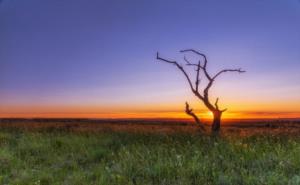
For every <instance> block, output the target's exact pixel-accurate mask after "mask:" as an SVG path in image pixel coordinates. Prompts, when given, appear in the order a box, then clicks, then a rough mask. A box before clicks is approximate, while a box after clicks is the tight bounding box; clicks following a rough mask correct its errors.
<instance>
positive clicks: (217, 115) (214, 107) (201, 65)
mask: <svg viewBox="0 0 300 185" xmlns="http://www.w3.org/2000/svg"><path fill="white" fill-rule="evenodd" d="M180 52H181V53H188V52H190V53H193V54H196V55H197V56H199V57H200V60H199V61H198V62H197V63H193V62H190V61H189V60H188V59H187V58H186V57H185V56H184V61H185V62H186V65H187V66H192V67H195V68H196V79H195V82H192V80H191V78H190V76H189V74H188V73H187V72H186V71H185V70H184V68H183V67H182V65H180V64H179V63H178V62H176V61H172V60H168V59H165V58H162V57H160V56H159V53H158V52H157V55H156V59H157V60H159V61H163V62H166V63H169V64H173V65H175V66H176V67H177V68H178V69H179V70H180V71H181V72H182V73H183V75H184V76H185V78H186V80H187V81H188V84H189V86H190V88H191V90H192V92H193V94H194V95H195V96H196V97H197V98H199V99H200V100H201V101H202V102H203V103H204V105H205V106H206V107H207V108H208V109H209V110H210V111H211V112H212V114H213V122H212V126H211V130H212V131H213V132H218V131H219V130H220V126H221V117H222V113H223V112H225V111H226V110H227V109H220V108H219V105H218V103H219V98H217V99H216V101H215V103H214V104H213V103H211V101H210V99H209V90H210V88H211V87H212V85H213V82H214V81H215V80H216V78H217V77H219V76H220V75H221V74H223V73H226V72H238V73H243V72H246V71H243V70H242V69H223V70H221V71H219V72H217V73H216V74H215V75H211V74H209V73H208V71H207V57H206V56H205V55H204V54H203V53H200V52H198V51H196V50H194V49H185V50H181V51H180ZM201 59H202V60H201ZM201 73H203V76H204V77H205V78H206V79H207V84H206V86H204V88H203V90H200V87H199V85H200V74H201ZM185 111H186V113H187V114H188V115H190V116H192V117H193V118H194V120H195V122H196V123H197V124H198V125H199V126H200V128H202V129H204V125H203V124H202V123H201V122H200V120H199V118H198V117H197V116H196V114H194V112H193V110H192V109H190V107H189V104H188V103H187V102H186V110H185Z"/></svg>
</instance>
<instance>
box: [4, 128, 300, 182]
mask: <svg viewBox="0 0 300 185" xmlns="http://www.w3.org/2000/svg"><path fill="white" fill-rule="evenodd" d="M0 184H30V185H31V184H42V185H47V184H49V185H50V184H51V185H53V184H70V185H76V184H82V185H86V184H100V185H115V184H120V185H126V184H129V185H137V184H141V185H147V184H149V185H150V184H166V185H167V184H170V185H171V184H172V185H188V184H195V185H196V184H197V185H198V184H220V185H221V184H222V185H226V184H251V185H252V184H259V185H261V184H268V185H269V184H274V185H275V184H276V185H280V184H283V185H286V184H300V139H299V138H298V137H287V136H251V137H247V138H241V137H232V138H229V137H226V138H220V137H210V136H199V135H187V134H169V135H164V134H138V133H135V134H134V133H117V132H106V133H97V134H96V133H72V132H57V131H51V132H26V131H20V130H19V131H18V130H2V131H0Z"/></svg>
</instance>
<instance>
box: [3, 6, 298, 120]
mask: <svg viewBox="0 0 300 185" xmlns="http://www.w3.org/2000/svg"><path fill="white" fill-rule="evenodd" d="M186 48H194V49H197V50H199V51H201V52H204V53H206V54H207V56H208V59H209V69H210V70H211V71H212V72H216V71H218V70H219V69H221V68H224V67H242V68H243V69H245V70H247V73H245V74H241V75H239V74H226V75H224V77H223V78H221V79H220V81H219V82H217V83H216V88H214V92H215V95H214V96H220V98H221V99H220V100H221V101H222V103H221V104H224V106H226V107H228V108H231V110H233V111H239V110H243V111H253V110H254V109H256V108H255V107H259V108H261V109H263V110H265V111H280V110H281V111H292V112H293V111H299V112H300V72H299V71H300V2H299V1H297V0H264V1H261V0H252V1H239V0H229V1H214V0H213V1H208V0H207V1H204V0H203V1H199V0H188V1H184V0H182V1H178V0H164V1H162V0H148V1H146V0H106V1H104V0H89V1H86V0H45V1H41V0H26V1H20V0H19V1H17V0H2V1H1V2H0V102H1V103H0V104H1V105H0V114H1V112H2V113H9V112H10V111H11V112H14V110H13V109H14V108H16V107H19V108H20V107H22V108H23V109H24V110H25V109H27V108H28V107H29V106H42V107H47V106H54V107H55V106H66V107H68V106H87V107H88V106H103V107H109V108H110V109H111V110H114V111H121V110H123V109H124V110H125V109H126V110H138V109H139V108H141V109H143V110H150V109H151V110H152V109H153V108H155V107H160V108H161V110H163V109H166V110H168V109H169V108H170V107H171V108H174V110H179V109H181V106H182V104H183V103H184V101H185V100H190V101H192V100H194V99H192V98H191V97H192V94H191V93H190V92H189V89H188V86H187V84H186V82H185V79H184V78H183V77H182V75H181V74H180V73H179V72H178V71H177V69H176V68H174V67H173V66H170V65H167V64H164V63H158V62H156V60H155V53H156V51H159V52H160V53H161V55H162V56H164V57H166V58H170V59H176V60H178V61H180V60H181V59H182V55H181V54H180V53H179V52H178V51H179V50H180V49H186ZM168 105H169V106H168ZM164 106H165V108H164ZM194 106H199V109H200V108H202V105H201V104H200V103H194ZM231 106H232V107H231ZM9 107H14V108H11V109H10V108H9ZM159 110H160V109H159ZM18 112H19V113H21V112H22V109H21V108H20V110H18ZM25 112H26V111H25ZM99 112H101V110H99Z"/></svg>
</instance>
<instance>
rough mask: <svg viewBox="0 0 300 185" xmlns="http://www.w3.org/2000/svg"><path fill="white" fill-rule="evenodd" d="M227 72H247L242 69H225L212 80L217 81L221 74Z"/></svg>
mask: <svg viewBox="0 0 300 185" xmlns="http://www.w3.org/2000/svg"><path fill="white" fill-rule="evenodd" d="M226 72H238V73H244V72H246V71H243V70H242V69H241V68H240V69H223V70H221V71H219V72H218V73H217V74H216V75H215V76H214V77H213V78H212V79H213V80H214V79H216V78H217V77H218V76H219V75H220V74H222V73H226Z"/></svg>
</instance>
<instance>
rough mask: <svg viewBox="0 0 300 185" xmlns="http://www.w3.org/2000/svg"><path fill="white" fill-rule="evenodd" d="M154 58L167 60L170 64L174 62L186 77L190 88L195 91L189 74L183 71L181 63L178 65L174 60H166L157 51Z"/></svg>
mask: <svg viewBox="0 0 300 185" xmlns="http://www.w3.org/2000/svg"><path fill="white" fill-rule="evenodd" d="M156 59H157V60H161V61H164V62H167V63H170V64H174V65H175V66H176V67H177V68H178V69H179V70H180V71H181V72H182V73H183V74H184V76H185V77H186V79H187V81H188V83H189V85H190V88H191V89H192V91H193V92H195V89H194V87H193V84H192V82H191V80H190V77H189V75H188V74H187V73H186V72H185V70H184V69H183V67H182V66H181V65H179V64H178V63H177V62H176V61H171V60H167V59H164V58H161V57H160V56H159V53H158V52H157V53H156Z"/></svg>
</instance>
